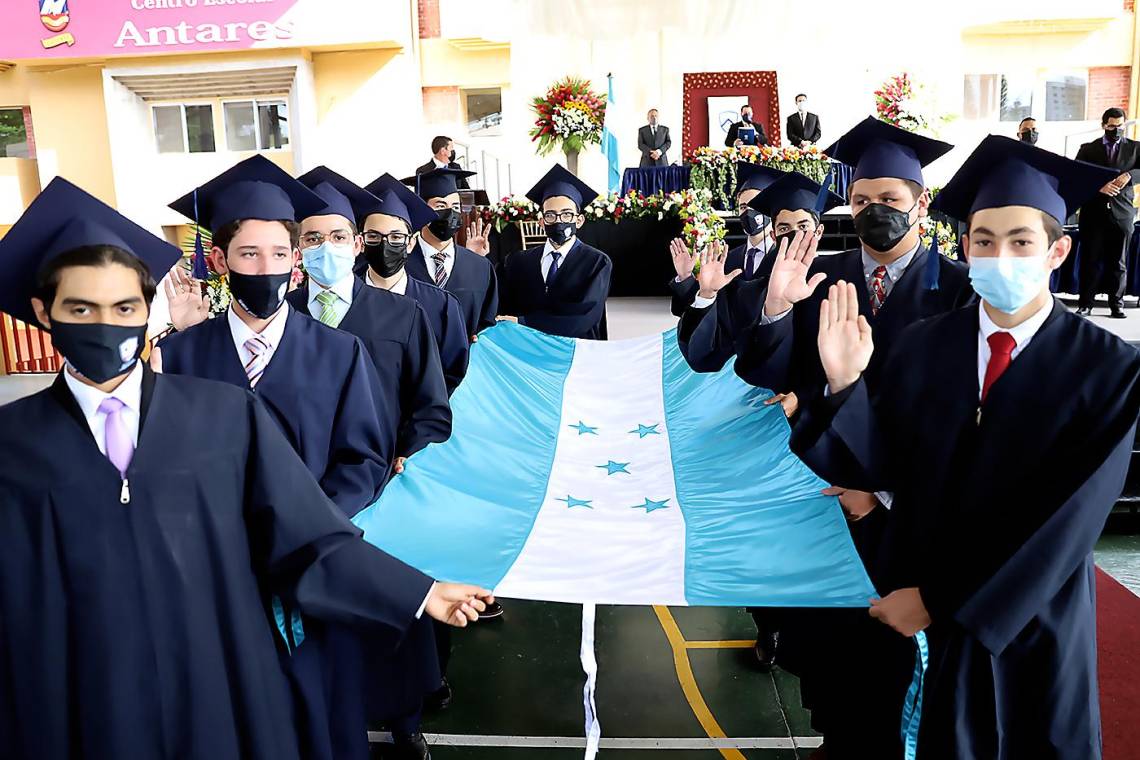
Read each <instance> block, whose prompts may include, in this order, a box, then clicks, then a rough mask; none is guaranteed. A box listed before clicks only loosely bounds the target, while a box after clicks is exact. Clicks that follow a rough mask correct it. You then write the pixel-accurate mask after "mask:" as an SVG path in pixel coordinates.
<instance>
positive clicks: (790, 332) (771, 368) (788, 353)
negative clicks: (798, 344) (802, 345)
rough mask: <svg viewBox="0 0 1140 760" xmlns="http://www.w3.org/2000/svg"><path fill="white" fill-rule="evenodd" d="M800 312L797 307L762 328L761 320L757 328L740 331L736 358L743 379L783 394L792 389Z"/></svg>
mask: <svg viewBox="0 0 1140 760" xmlns="http://www.w3.org/2000/svg"><path fill="white" fill-rule="evenodd" d="M762 303H763V301H761V304H762ZM761 308H763V307H761ZM797 308H799V305H798V304H797V306H795V307H793V308H792V313H791V314H789V315H787V316H785V317H783V318H782V319H777V320H776V321H775V322H769V323H768V324H762V323H761V317H759V316H758V317H757V319H756V322H755V323H754V324H752V325H749V326H748V327H746V328H744V329H743V330H742V331H741V334H740V337H739V338H738V339H737V357H736V374H737V375H738V376H740V379H742V380H743V381H744V382H746V383H748V384H749V385H754V386H756V387H757V388H770V389H772V390H774V391H777V392H781V393H783V392H786V391H787V390H789V389H790V388H789V386H790V383H791V374H792V372H791V370H792V360H793V348H794V345H795V333H796V324H795V323H796V309H797ZM762 313H763V312H762V311H761V314H762Z"/></svg>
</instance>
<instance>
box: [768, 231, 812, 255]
mask: <svg viewBox="0 0 1140 760" xmlns="http://www.w3.org/2000/svg"><path fill="white" fill-rule="evenodd" d="M797 232H798V230H791V231H790V232H785V233H783V234H781V235H777V236H776V252H777V253H779V251H780V243H782V242H783V241H785V240H787V241H788V247H787V248H785V249H784V250H785V251H787V250H791V247H792V241H793V240H795V239H796V233H797ZM807 234H812V233H807Z"/></svg>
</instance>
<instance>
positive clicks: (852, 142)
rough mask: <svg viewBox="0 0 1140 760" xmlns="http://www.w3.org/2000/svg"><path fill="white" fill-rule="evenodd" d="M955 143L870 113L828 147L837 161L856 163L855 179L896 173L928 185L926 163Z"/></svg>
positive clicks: (854, 164)
mask: <svg viewBox="0 0 1140 760" xmlns="http://www.w3.org/2000/svg"><path fill="white" fill-rule="evenodd" d="M953 148H954V146H953V145H951V144H950V143H945V142H942V141H941V140H934V139H931V138H929V137H923V136H922V135H916V134H915V133H914V132H908V131H906V130H905V129H899V128H898V127H896V126H893V125H891V124H888V123H886V122H885V121H881V120H879V119H876V118H874V117H873V116H868V117H867V118H866V119H864V120H863V121H861V122H859V123H858V124H856V125H855V127H854V128H853V129H852V130H851V131H849V132H848V133H847V134H845V135H843V136H842V137H840V138H839V139H838V140H837V141H836V142H835V144H834V145H832V146H831V147H829V148H828V149H827V150H825V151H824V153H826V154H827V155H828V156H829V157H831V158H833V159H835V160H836V161H842V162H843V163H845V164H847V165H848V166H853V167H855V173H854V174H853V175H852V177H851V181H852V182H854V181H855V180H859V179H876V178H879V177H895V178H897V179H905V180H910V181H911V182H917V183H918V184H920V185H923V186H925V185H926V183H925V182H924V181H923V179H922V167H924V166H926V165H927V164H930V163H932V162H933V161H934V160H935V159H937V158H939V157H941V156H944V155H946V154H947V153H949V152H950V151H951V150H953Z"/></svg>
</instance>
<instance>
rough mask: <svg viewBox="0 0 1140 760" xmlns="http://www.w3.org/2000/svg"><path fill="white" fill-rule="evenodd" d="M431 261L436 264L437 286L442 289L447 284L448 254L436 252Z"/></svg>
mask: <svg viewBox="0 0 1140 760" xmlns="http://www.w3.org/2000/svg"><path fill="white" fill-rule="evenodd" d="M431 260H432V261H434V262H435V284H436V285H438V286H439V287H441V288H442V287H443V286H444V283H446V282H447V267H445V266H444V264H445V263H446V262H447V252H446V251H436V252H435V253H433V254H432V256H431Z"/></svg>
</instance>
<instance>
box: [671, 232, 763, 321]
mask: <svg viewBox="0 0 1140 760" xmlns="http://www.w3.org/2000/svg"><path fill="white" fill-rule="evenodd" d="M747 250H748V246H747V244H745V245H738V246H736V247H735V248H730V249H729V250H728V254H727V255H726V256H725V259H724V271H725V272H731V271H733V270H734V269H739V270H740V276H739V277H737V278H736V279H735V280H733V282H748V281H750V280H767V279H768V275H770V274H771V273H772V265H773V264H774V263H775V262H776V253H775V251H776V249H775V248H772V249H770V250H768V251H767V252H766V253H765V254H764V255H763V256H762V257H761V258H760V260H759V261H758V262H757V263H756V271H754V272H753V273H752V276H751V277H749V276H748V273H747V272H745V271H744V254H745V252H746V251H747ZM699 289H700V286H699V285H698V284H697V278H696V277H686V278H685V279H684V280H682V281H681V282H677V279H676V278H673V279H672V280H669V291H670V292H671V293H672V298H671V299H670V303H669V309H670V311H672V312H673V316H674V317H680V316H682V315H684V313H685V310H686V309H688V308H689V307H690V306H692V303H693V299H694V298H695V297H696V295H697V291H698V290H699Z"/></svg>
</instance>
